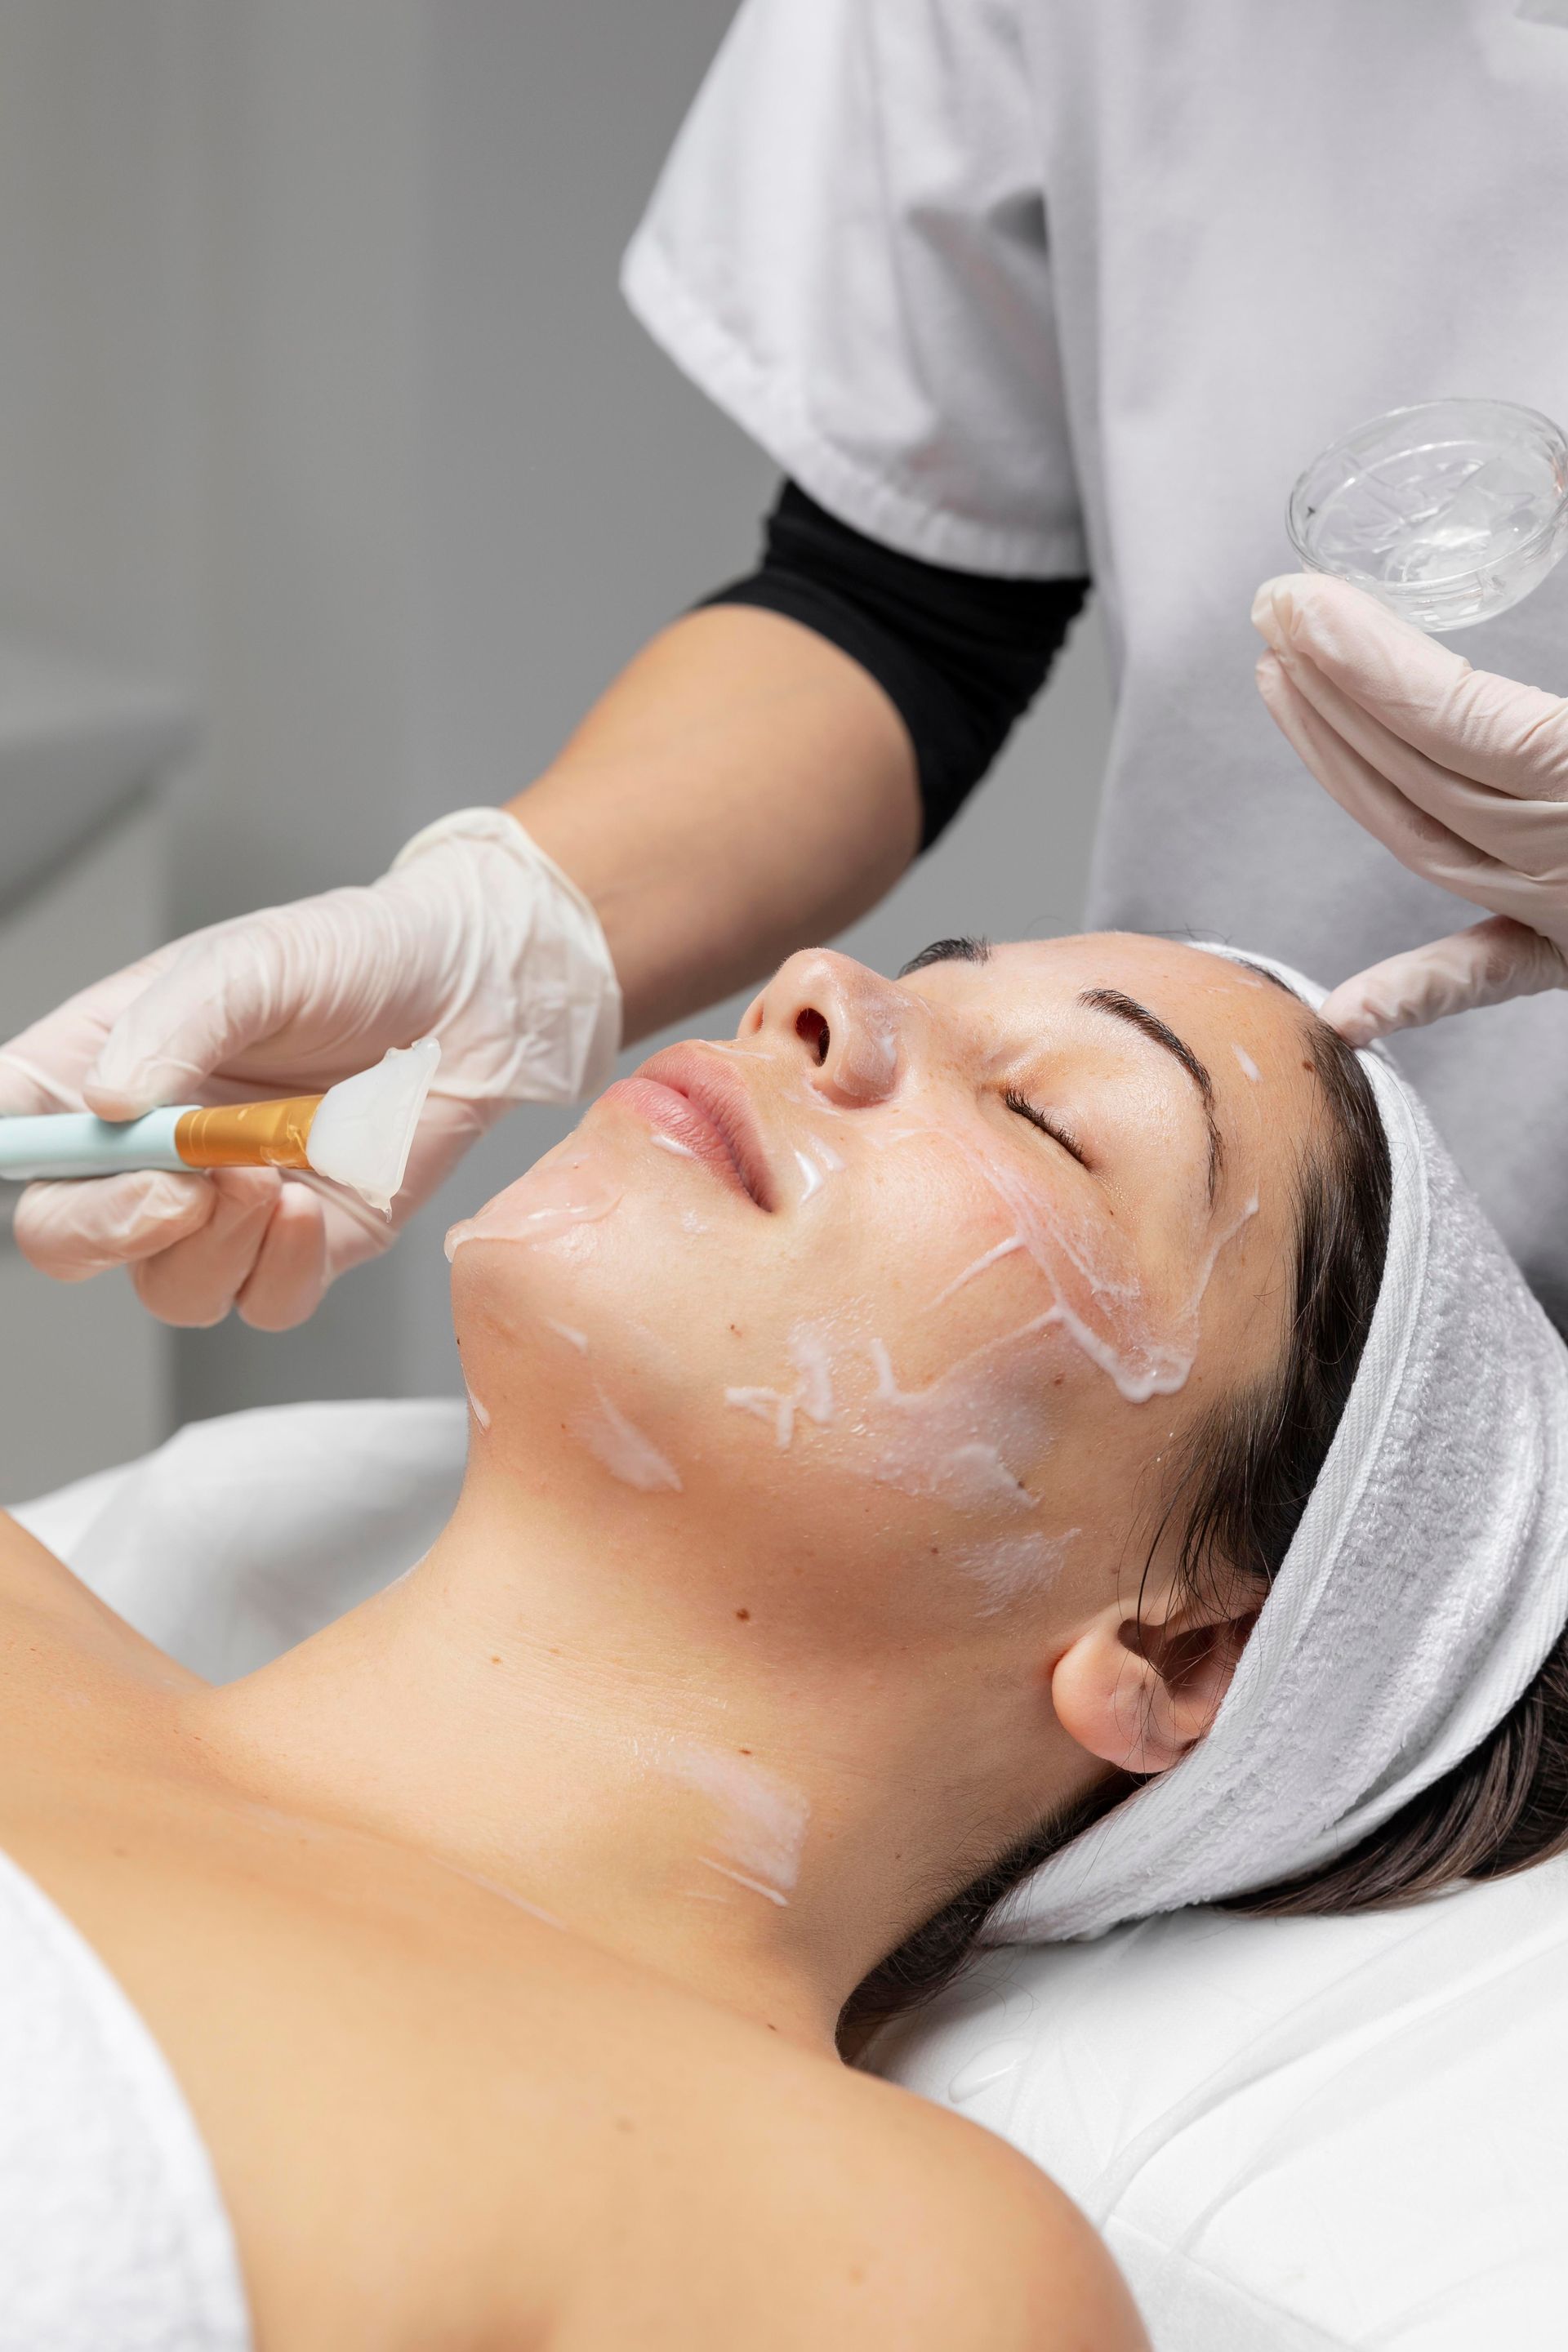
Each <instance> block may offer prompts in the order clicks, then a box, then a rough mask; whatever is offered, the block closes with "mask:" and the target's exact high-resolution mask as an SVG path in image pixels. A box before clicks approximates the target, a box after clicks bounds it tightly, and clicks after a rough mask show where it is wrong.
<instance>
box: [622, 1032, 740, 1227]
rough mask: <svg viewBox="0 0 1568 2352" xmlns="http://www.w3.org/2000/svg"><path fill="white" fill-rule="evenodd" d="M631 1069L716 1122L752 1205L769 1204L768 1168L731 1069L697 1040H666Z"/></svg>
mask: <svg viewBox="0 0 1568 2352" xmlns="http://www.w3.org/2000/svg"><path fill="white" fill-rule="evenodd" d="M637 1076H638V1077H639V1078H652V1079H654V1080H655V1081H656V1083H657V1084H658V1085H659V1086H661V1087H669V1088H670V1090H671V1092H672V1093H675V1094H678V1095H684V1096H685V1097H686V1099H687V1101H688V1102H689V1103H690V1104H692V1105H693V1107H694V1108H696V1109H698V1110H700V1112H701V1113H702V1115H703V1117H704V1118H707V1119H708V1120H709V1121H710V1123H711V1124H712V1125H713V1126H714V1127H715V1128H717V1129H718V1131H719V1133H720V1135H721V1137H722V1138H723V1140H724V1143H725V1146H726V1148H727V1150H728V1151H729V1154H730V1157H731V1160H733V1161H734V1163H735V1171H736V1173H737V1174H738V1175H739V1177H740V1179H741V1181H742V1184H743V1185H744V1186H745V1188H746V1190H747V1192H749V1193H750V1194H751V1196H752V1200H753V1201H754V1202H756V1204H757V1206H758V1208H759V1209H771V1208H772V1207H773V1197H774V1195H773V1170H772V1167H771V1166H770V1164H769V1161H768V1156H767V1152H766V1150H764V1148H763V1139H762V1137H761V1135H760V1134H759V1132H758V1130H757V1123H756V1119H755V1118H754V1117H753V1115H752V1106H751V1102H750V1100H749V1098H748V1096H747V1092H746V1088H745V1087H744V1086H743V1085H742V1081H741V1080H740V1079H739V1078H738V1077H736V1076H735V1075H734V1073H733V1071H731V1070H730V1069H727V1068H726V1067H725V1066H724V1064H723V1063H722V1062H721V1061H719V1060H718V1059H717V1058H716V1057H715V1056H714V1055H711V1054H705V1053H704V1052H703V1051H702V1048H701V1047H700V1045H667V1046H666V1047H665V1049H664V1051H663V1053H661V1054H653V1055H649V1057H648V1059H647V1061H646V1062H644V1063H643V1064H642V1066H641V1067H640V1068H639V1069H638V1071H637Z"/></svg>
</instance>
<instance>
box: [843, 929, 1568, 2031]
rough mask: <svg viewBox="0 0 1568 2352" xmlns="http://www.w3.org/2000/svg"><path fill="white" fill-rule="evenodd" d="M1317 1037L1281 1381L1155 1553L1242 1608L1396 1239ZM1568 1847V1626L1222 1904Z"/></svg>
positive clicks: (868, 2027) (905, 1949) (1109, 1797)
mask: <svg viewBox="0 0 1568 2352" xmlns="http://www.w3.org/2000/svg"><path fill="white" fill-rule="evenodd" d="M1254 969H1256V970H1258V971H1262V970H1263V969H1264V968H1263V967H1261V966H1255V967H1254ZM1265 976H1266V977H1268V978H1269V979H1273V977H1274V975H1273V974H1272V973H1266V975H1265ZM1281 984H1282V983H1281ZM1303 1034H1304V1036H1305V1040H1306V1044H1307V1048H1308V1052H1309V1054H1310V1059H1311V1066H1312V1072H1313V1076H1314V1077H1315V1079H1316V1081H1317V1085H1318V1088H1319V1092H1320V1096H1321V1102H1322V1107H1323V1112H1324V1118H1323V1122H1322V1133H1321V1138H1320V1139H1319V1140H1318V1142H1317V1143H1316V1145H1315V1146H1314V1148H1313V1149H1312V1150H1310V1151H1309V1152H1308V1153H1307V1154H1306V1155H1305V1156H1304V1157H1303V1160H1302V1163H1301V1166H1300V1170H1299V1171H1298V1177H1297V1195H1298V1198H1297V1219H1296V1252H1295V1266H1294V1279H1293V1286H1292V1302H1291V1318H1290V1332H1289V1342H1288V1344H1287V1347H1286V1349H1285V1352H1284V1356H1283V1359H1282V1360H1281V1362H1280V1364H1279V1368H1278V1370H1276V1371H1275V1373H1274V1374H1273V1375H1272V1377H1271V1378H1270V1379H1268V1381H1264V1382H1262V1383H1261V1384H1259V1385H1258V1386H1256V1387H1254V1388H1253V1389H1251V1390H1249V1391H1247V1392H1245V1393H1243V1394H1241V1395H1239V1396H1235V1397H1231V1398H1228V1399H1226V1401H1225V1402H1223V1403H1222V1404H1221V1405H1219V1406H1218V1407H1216V1408H1215V1411H1214V1412H1211V1413H1209V1414H1208V1415H1206V1416H1205V1419H1204V1421H1203V1422H1202V1423H1200V1425H1199V1426H1198V1428H1197V1429H1196V1431H1195V1432H1194V1434H1193V1436H1192V1438H1191V1440H1190V1441H1189V1444H1188V1446H1187V1448H1186V1453H1185V1456H1184V1461H1183V1462H1182V1464H1181V1465H1179V1467H1178V1473H1177V1476H1176V1478H1175V1481H1174V1485H1173V1491H1172V1493H1171V1494H1170V1496H1169V1497H1168V1501H1167V1504H1166V1507H1165V1508H1164V1511H1163V1517H1162V1518H1161V1521H1160V1524H1159V1526H1158V1528H1156V1530H1155V1534H1154V1537H1153V1539H1152V1543H1151V1546H1150V1558H1151V1559H1152V1557H1153V1553H1154V1550H1155V1549H1156V1548H1157V1546H1158V1545H1159V1543H1160V1542H1161V1541H1162V1539H1163V1538H1164V1537H1165V1536H1166V1535H1167V1534H1168V1533H1169V1532H1170V1531H1171V1530H1172V1529H1173V1528H1175V1527H1177V1526H1178V1525H1179V1527H1180V1537H1179V1549H1178V1553H1177V1560H1176V1571H1175V1578H1176V1586H1177V1591H1178V1593H1179V1594H1184V1595H1185V1596H1186V1597H1188V1598H1189V1599H1194V1600H1196V1599H1199V1598H1203V1597H1205V1596H1211V1595H1214V1594H1215V1591H1216V1588H1217V1590H1218V1591H1219V1592H1220V1594H1221V1595H1228V1596H1230V1606H1231V1607H1232V1608H1234V1606H1235V1596H1236V1595H1237V1584H1238V1581H1239V1583H1240V1586H1241V1590H1242V1591H1243V1593H1245V1592H1246V1591H1247V1589H1248V1588H1250V1589H1251V1590H1253V1591H1256V1592H1257V1594H1258V1599H1259V1601H1261V1599H1262V1598H1263V1597H1264V1596H1265V1595H1266V1594H1267V1591H1268V1587H1269V1585H1270V1584H1271V1583H1272V1582H1273V1580H1274V1578H1275V1577H1276V1576H1277V1575H1278V1573H1279V1569H1280V1567H1281V1565H1282V1563H1283V1561H1284V1559H1285V1555H1286V1553H1287V1551H1288V1550H1289V1547H1290V1541H1291V1538H1292V1537H1293V1536H1294V1535H1295V1532H1296V1528H1297V1526H1298V1525H1299V1523H1300V1517H1301V1514H1302V1511H1303V1510H1304V1509H1305V1507H1306V1504H1307V1499H1308V1497H1309V1496H1310V1494H1311V1491H1312V1488H1313V1486H1314V1485H1315V1484H1316V1482H1317V1478H1318V1475H1319V1473H1320V1471H1321V1468H1322V1466H1323V1462H1324V1459H1325V1457H1326V1455H1327V1454H1328V1450H1329V1446H1330V1444H1331V1442H1332V1439H1333V1434H1334V1432H1335V1430H1336V1429H1337V1428H1338V1426H1339V1423H1340V1416H1341V1414H1342V1412H1343V1411H1344V1407H1345V1402H1346V1400H1347V1399H1348V1397H1349V1395H1350V1391H1351V1386H1352V1381H1354V1379H1355V1374H1356V1368H1357V1366H1358V1365H1359V1363H1360V1362H1361V1357H1362V1350H1363V1347H1364V1346H1365V1344H1366V1335H1367V1330H1368V1328H1369V1327H1370V1325H1371V1322H1372V1315H1373V1307H1375V1305H1376V1303H1377V1294H1378V1288H1379V1286H1380V1284H1381V1282H1382V1278H1383V1266H1384V1256H1385V1254H1386V1251H1387V1245H1388V1215H1389V1198H1390V1190H1391V1176H1390V1169H1389V1158H1388V1144H1387V1140H1386V1138H1385V1137H1384V1130H1383V1121H1382V1119H1381V1118H1380V1117H1379V1114H1378V1109H1377V1105H1376V1101H1375V1099H1374V1097H1373V1091H1372V1087H1371V1086H1370V1085H1369V1083H1368V1081H1367V1077H1366V1074H1365V1072H1364V1071H1363V1068H1362V1066H1361V1064H1360V1063H1359V1062H1358V1061H1357V1059H1356V1057H1355V1055H1354V1054H1353V1053H1352V1051H1351V1049H1350V1047H1349V1046H1348V1045H1345V1043H1344V1041H1343V1040H1342V1038H1341V1037H1340V1036H1339V1035H1338V1034H1336V1032H1335V1031H1333V1030H1331V1029H1330V1028H1328V1027H1327V1026H1326V1025H1325V1024H1323V1023H1322V1022H1321V1021H1319V1020H1318V1019H1316V1017H1315V1016H1309V1018H1308V1020H1307V1021H1306V1023H1305V1024H1304V1031H1303ZM1141 1785H1142V1784H1141V1782H1140V1780H1138V1779H1137V1778H1136V1777H1135V1776H1134V1775H1132V1774H1131V1773H1126V1772H1122V1773H1117V1774H1115V1775H1113V1776H1112V1778H1111V1779H1110V1780H1109V1781H1108V1782H1107V1783H1105V1784H1103V1785H1102V1786H1101V1787H1100V1788H1099V1789H1097V1790H1095V1792H1094V1794H1093V1795H1092V1797H1091V1798H1090V1799H1089V1801H1087V1802H1086V1803H1084V1804H1082V1805H1079V1806H1078V1807H1076V1808H1075V1809H1074V1810H1073V1811H1070V1812H1069V1813H1067V1814H1063V1815H1058V1816H1057V1817H1055V1818H1053V1819H1052V1820H1050V1821H1048V1822H1043V1823H1042V1824H1041V1825H1040V1827H1039V1828H1038V1829H1037V1830H1036V1831H1035V1832H1033V1833H1032V1834H1031V1835H1030V1836H1029V1837H1028V1838H1026V1839H1025V1840H1024V1841H1023V1843H1020V1844H1017V1845H1015V1846H1014V1847H1012V1848H1011V1849H1010V1850H1009V1851H1008V1852H1007V1853H1003V1854H1000V1855H998V1857H997V1858H996V1860H995V1862H994V1864H992V1865H991V1866H990V1867H989V1868H988V1869H987V1870H986V1871H985V1872H984V1873H983V1874H982V1875H981V1876H979V1877H978V1878H976V1879H974V1880H973V1881H972V1882H971V1883H970V1884H969V1885H967V1886H965V1887H964V1888H963V1890H962V1892H960V1893H959V1894H957V1895H954V1896H953V1898H952V1900H951V1901H950V1902H948V1903H947V1904H945V1905H944V1906H943V1907H942V1909H941V1910H940V1911H938V1912H937V1913H936V1914H935V1915H934V1916H933V1917H931V1918H930V1919H928V1920H927V1921H926V1922H925V1924H924V1926H923V1927H919V1928H917V1929H916V1930H915V1932H914V1934H913V1935H911V1936H910V1937H906V1939H905V1940H904V1942H903V1943H901V1944H900V1946H899V1948H898V1949H897V1950H896V1951H893V1952H891V1953H889V1955H888V1957H887V1958H886V1959H884V1960H882V1961H881V1962H880V1963H879V1965H878V1966H877V1967H876V1968H875V1969H872V1970H871V1972H870V1974H869V1975H868V1976H867V1977H866V1978H864V1979H862V1981H861V1982H860V1984H859V1985H858V1986H857V1988H856V1990H855V1991H854V1992H853V1993H852V1994H851V1995H850V1998H849V2000H848V2001H847V2004H846V2006H845V2010H844V2013H843V2016H842V2018H841V2020H840V2021H839V2044H840V2047H841V2049H843V2050H844V2051H845V2053H846V2054H847V2055H850V2056H854V2055H856V2054H858V2053H860V2052H862V2051H863V2050H864V2049H865V2047H866V2044H867V2042H868V2041H869V2040H870V2038H871V2036H872V2035H873V2034H874V2033H875V2032H877V2030H878V2029H879V2027H880V2026H882V2025H885V2024H887V2023H889V2022H890V2021H891V2020H892V2019H893V2018H895V2017H898V2016H900V2015H902V2014H903V2012H904V2011H907V2010H910V2009H912V2008H915V2007H918V2006H919V2005H920V2004H921V2003H922V2002H924V2001H927V2000H931V1999H932V1998H933V1997H934V1995H935V1994H936V1993H938V1992H940V1991H941V1990H942V1989H943V1988H944V1987H945V1986H947V1985H948V1984H950V1983H951V1982H952V1979H954V1977H956V1976H957V1975H958V1974H959V1972H960V1970H961V1969H963V1965H964V1963H965V1961H966V1960H968V1959H969V1958H971V1956H972V1955H973V1952H974V1950H975V1949H976V1947H977V1945H978V1942H979V1938H980V1935H981V1931H982V1929H983V1927H984V1924H985V1920H986V1917H987V1916H988V1915H989V1913H990V1912H991V1911H992V1910H993V1909H994V1906H996V1905H997V1904H998V1903H999V1902H1000V1901H1001V1900H1002V1898H1003V1896H1004V1895H1006V1894H1008V1893H1009V1892H1010V1891H1011V1890H1012V1888H1013V1887H1015V1886H1016V1885H1018V1883H1019V1882H1020V1881H1021V1880H1022V1879H1024V1878H1026V1877H1027V1875H1028V1874H1029V1873H1030V1872H1031V1871H1032V1870H1034V1869H1036V1868H1037V1866H1038V1865H1039V1864H1041V1863H1042V1862H1045V1861H1047V1860H1048V1859H1049V1857H1050V1856H1051V1855H1052V1854H1053V1853H1058V1852H1059V1851H1060V1849H1061V1848H1062V1847H1063V1846H1064V1845H1065V1844H1067V1843H1068V1842H1069V1840H1071V1839H1072V1838H1074V1837H1076V1836H1077V1835H1078V1834H1079V1832H1080V1831H1082V1830H1083V1829H1085V1828H1087V1827H1088V1826H1089V1823H1090V1822H1094V1821H1096V1820H1099V1819H1100V1818H1101V1817H1102V1816H1103V1815H1104V1814H1105V1813H1107V1812H1109V1811H1110V1810H1111V1808H1112V1807H1113V1806H1115V1805H1117V1804H1119V1803H1120V1802H1121V1801H1122V1800H1123V1798H1125V1797H1126V1796H1128V1795H1130V1794H1131V1791H1132V1790H1134V1789H1136V1788H1138V1787H1139V1786H1141ZM1565 1846H1568V1635H1565V1636H1564V1637H1563V1638H1562V1639H1560V1640H1559V1642H1558V1643H1557V1645H1556V1647H1555V1648H1554V1649H1553V1650H1552V1654H1551V1655H1550V1656H1549V1657H1548V1659H1547V1661H1546V1663H1545V1664H1544V1665H1543V1666H1542V1669H1541V1671H1540V1673H1539V1674H1538V1675H1536V1677H1535V1680H1534V1681H1533V1682H1532V1683H1531V1685H1530V1687H1529V1688H1528V1689H1527V1690H1526V1691H1525V1693H1524V1695H1523V1696H1522V1697H1521V1698H1520V1699H1519V1700H1518V1701H1517V1702H1516V1704H1515V1705H1514V1706H1512V1707H1511V1708H1510V1711H1509V1713H1508V1714H1507V1715H1506V1716H1505V1717H1503V1719H1502V1721H1501V1722H1500V1724H1499V1725H1498V1727H1497V1728H1496V1729H1495V1730H1494V1731H1493V1732H1492V1733H1491V1734H1490V1736H1489V1738H1486V1739H1485V1740H1483V1741H1482V1743H1481V1745H1480V1746H1479V1748H1476V1749H1475V1750H1474V1751H1473V1752H1472V1753H1471V1754H1470V1755H1469V1756H1468V1757H1467V1758H1466V1759H1464V1761H1463V1762H1462V1763H1461V1764H1458V1765H1457V1766H1456V1767H1455V1769H1453V1770H1452V1771H1451V1772H1448V1773H1447V1774H1445V1776H1444V1777H1443V1779H1442V1780H1438V1781H1436V1782H1435V1783H1434V1784H1433V1786H1432V1787H1431V1788H1430V1789H1426V1790H1423V1791H1422V1793H1421V1794H1420V1795H1419V1796H1417V1797H1415V1798H1413V1799H1412V1800H1411V1801H1410V1802H1409V1803H1408V1804H1407V1805H1405V1806H1404V1807H1402V1808H1401V1810H1400V1811H1398V1812H1397V1813H1395V1814H1394V1817H1393V1819H1392V1820H1391V1821H1388V1822H1384V1825H1383V1827H1382V1828H1381V1829H1378V1830H1374V1831H1373V1832H1372V1833H1371V1834H1370V1836H1368V1837H1366V1838H1364V1839H1363V1841H1362V1843H1360V1844H1359V1845H1357V1846H1355V1847H1352V1849H1351V1851H1350V1852H1349V1853H1343V1854H1341V1855H1340V1856H1339V1857H1338V1858H1337V1859H1336V1860H1335V1861H1333V1862H1331V1863H1329V1864H1326V1865H1325V1866H1324V1867H1323V1868H1322V1869H1321V1870H1317V1871H1314V1872H1312V1873H1310V1874H1309V1875H1307V1876H1304V1877H1302V1878H1300V1879H1296V1880H1293V1881H1292V1882H1290V1883H1289V1884H1288V1885H1278V1886H1272V1887H1268V1888H1266V1889H1264V1890H1263V1891H1262V1892H1261V1893H1258V1894H1254V1895H1244V1896H1240V1897H1237V1898H1236V1899H1235V1900H1234V1901H1233V1902H1232V1903H1230V1904H1229V1905H1228V1906H1225V1907H1226V1908H1229V1909H1232V1910H1237V1911H1246V1912H1251V1913H1255V1914H1256V1913H1265V1914H1276V1915H1278V1914H1284V1913H1303V1912H1331V1911H1368V1910H1375V1909H1380V1908H1388V1907H1390V1906H1394V1905H1396V1904H1401V1903H1410V1902H1414V1901H1415V1900H1417V1899H1418V1898H1419V1897H1420V1896H1422V1895H1428V1894H1431V1893H1433V1892H1435V1891H1436V1889H1437V1888H1438V1887H1441V1886H1447V1885H1451V1884H1452V1883H1453V1882H1455V1881H1456V1880H1458V1879H1464V1878H1490V1877H1500V1876H1502V1875H1504V1874H1506V1873H1508V1872H1510V1871H1515V1870H1522V1869H1524V1868H1526V1867H1527V1866H1528V1865H1529V1864H1531V1863H1535V1862H1543V1861H1544V1860H1545V1859H1546V1858H1547V1856H1548V1855H1549V1854H1552V1853H1559V1852H1561V1851H1562V1850H1563V1848H1564V1847H1565Z"/></svg>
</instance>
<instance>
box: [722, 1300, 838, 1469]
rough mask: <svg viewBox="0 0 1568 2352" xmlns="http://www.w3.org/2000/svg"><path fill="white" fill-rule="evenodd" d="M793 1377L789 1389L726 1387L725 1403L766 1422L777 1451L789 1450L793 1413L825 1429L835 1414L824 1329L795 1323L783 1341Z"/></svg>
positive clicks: (828, 1344)
mask: <svg viewBox="0 0 1568 2352" xmlns="http://www.w3.org/2000/svg"><path fill="white" fill-rule="evenodd" d="M785 1353H786V1354H787V1355H788V1358H789V1361H790V1367H791V1370H793V1371H794V1373H795V1381H794V1383H793V1385H792V1386H791V1387H790V1388H788V1389H768V1388H727V1389H726V1390H725V1391H724V1402H725V1403H726V1404H730V1405H735V1406H738V1407H739V1409H740V1410H741V1412H749V1413H752V1414H754V1415H755V1417H756V1418H757V1420H759V1421H765V1422H767V1423H770V1424H771V1426H772V1428H773V1437H774V1441H775V1443H776V1444H777V1445H778V1448H779V1451H780V1452H781V1453H784V1452H787V1451H788V1448H789V1446H790V1444H792V1442H793V1440H794V1437H795V1416H796V1414H797V1413H804V1414H805V1418H806V1419H807V1421H814V1422H816V1425H817V1427H818V1428H819V1429H826V1427H827V1426H828V1425H829V1423H831V1422H832V1420H833V1417H834V1397H833V1361H832V1345H831V1340H830V1338H829V1336H828V1333H827V1331H826V1328H824V1327H822V1326H820V1325H816V1324H811V1323H797V1324H796V1325H795V1328H794V1330H793V1331H792V1332H791V1333H790V1335H789V1338H788V1339H787V1341H786V1342H785Z"/></svg>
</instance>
